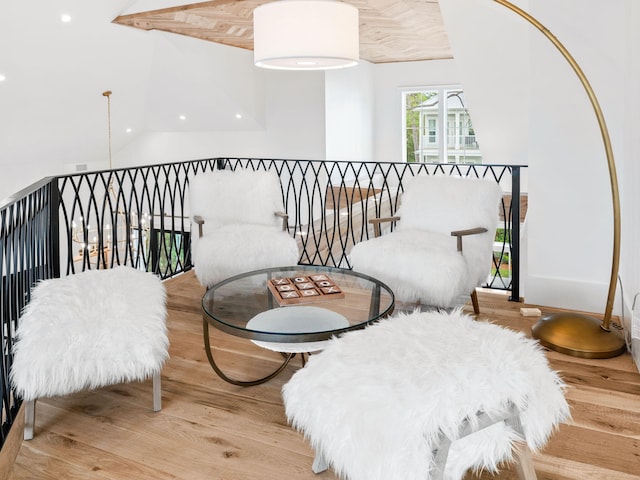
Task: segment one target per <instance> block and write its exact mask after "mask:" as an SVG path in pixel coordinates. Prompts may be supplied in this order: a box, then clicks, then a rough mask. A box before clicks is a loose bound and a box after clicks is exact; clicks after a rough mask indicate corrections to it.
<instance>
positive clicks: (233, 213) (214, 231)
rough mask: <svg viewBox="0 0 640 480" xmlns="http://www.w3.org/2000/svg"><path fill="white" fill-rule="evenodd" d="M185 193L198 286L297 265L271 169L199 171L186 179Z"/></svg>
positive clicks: (295, 245)
mask: <svg viewBox="0 0 640 480" xmlns="http://www.w3.org/2000/svg"><path fill="white" fill-rule="evenodd" d="M189 193H190V204H191V215H192V218H193V221H194V227H193V228H192V235H191V242H192V243H191V252H192V258H193V264H194V266H195V272H196V277H197V278H198V280H199V281H200V283H201V284H202V285H203V286H205V287H210V286H212V285H214V284H216V283H218V282H220V281H222V280H224V279H225V278H229V277H232V276H234V275H239V274H241V273H244V272H249V271H252V270H260V269H262V268H269V267H281V266H290V265H297V263H298V257H299V253H298V244H297V242H296V241H295V239H294V238H293V237H291V235H289V234H288V233H287V232H286V227H287V221H288V217H287V215H286V214H285V213H284V208H283V202H282V192H281V189H280V180H279V178H278V176H277V174H276V173H275V172H273V171H252V170H241V169H239V170H235V171H232V170H216V171H214V172H208V173H198V174H197V175H196V176H194V177H192V178H191V179H190V181H189ZM196 225H197V227H196Z"/></svg>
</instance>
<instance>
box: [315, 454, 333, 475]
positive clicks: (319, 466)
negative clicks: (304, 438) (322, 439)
mask: <svg viewBox="0 0 640 480" xmlns="http://www.w3.org/2000/svg"><path fill="white" fill-rule="evenodd" d="M328 468H329V464H328V463H327V461H326V460H325V458H324V455H322V454H321V453H316V456H315V458H314V459H313V465H311V471H312V472H313V473H322V472H324V471H325V470H327V469H328Z"/></svg>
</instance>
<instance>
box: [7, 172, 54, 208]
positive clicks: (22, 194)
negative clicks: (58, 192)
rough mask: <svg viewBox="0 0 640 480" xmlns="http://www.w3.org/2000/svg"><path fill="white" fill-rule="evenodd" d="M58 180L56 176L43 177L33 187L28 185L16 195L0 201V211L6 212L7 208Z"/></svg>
mask: <svg viewBox="0 0 640 480" xmlns="http://www.w3.org/2000/svg"><path fill="white" fill-rule="evenodd" d="M56 178H58V177H55V176H51V177H43V178H41V179H40V180H38V181H36V182H33V183H32V184H31V185H27V186H26V187H24V188H23V189H22V190H19V191H17V192H16V193H14V194H12V195H9V196H8V197H6V198H5V199H3V200H0V211H2V210H4V209H5V208H7V207H9V206H11V205H12V204H14V203H16V202H19V201H20V200H22V199H24V198H25V197H26V196H27V195H30V194H32V193H35V192H37V191H38V190H40V189H41V188H42V187H44V186H45V185H47V184H49V183H51V182H52V181H53V180H54V179H56Z"/></svg>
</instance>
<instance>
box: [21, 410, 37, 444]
mask: <svg viewBox="0 0 640 480" xmlns="http://www.w3.org/2000/svg"><path fill="white" fill-rule="evenodd" d="M35 423H36V401H35V400H29V401H27V402H24V437H23V438H24V439H25V440H31V439H32V438H33V432H34V430H35Z"/></svg>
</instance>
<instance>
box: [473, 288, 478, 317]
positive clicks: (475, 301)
mask: <svg viewBox="0 0 640 480" xmlns="http://www.w3.org/2000/svg"><path fill="white" fill-rule="evenodd" d="M471 303H472V304H473V313H475V314H476V315H478V314H479V313H480V304H479V303H478V292H477V291H476V289H475V288H474V289H473V291H472V292H471Z"/></svg>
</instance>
